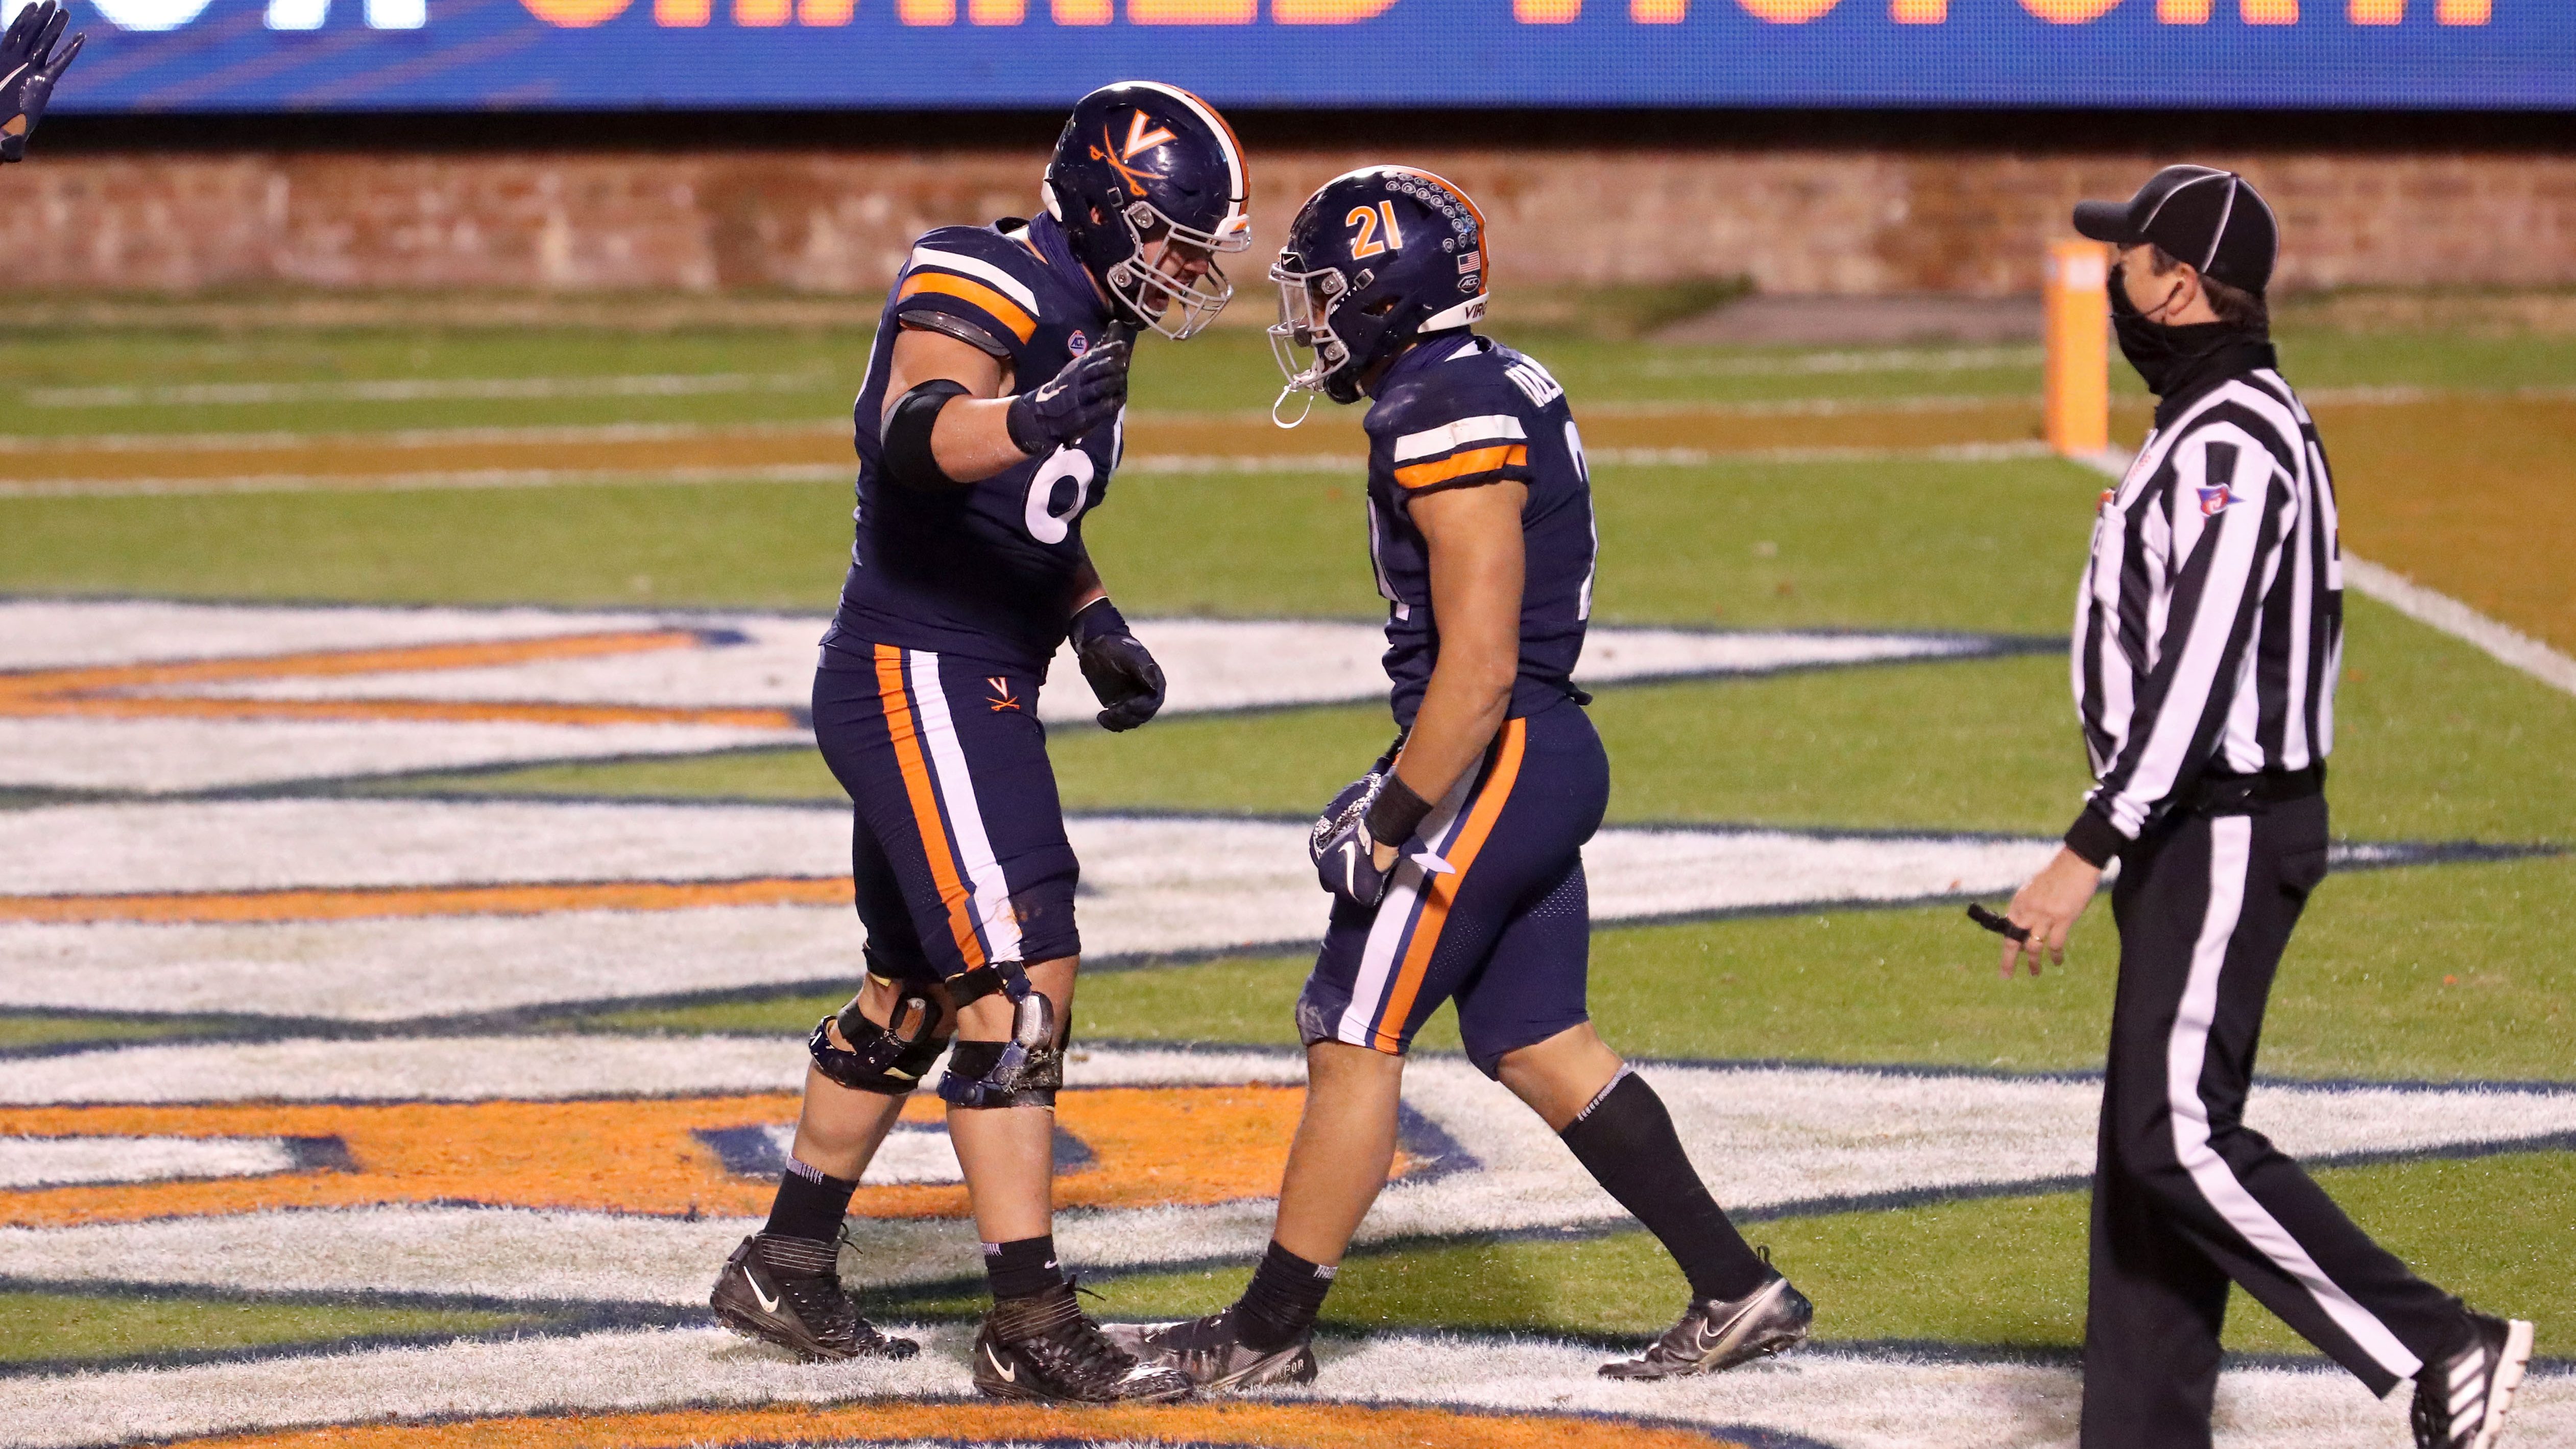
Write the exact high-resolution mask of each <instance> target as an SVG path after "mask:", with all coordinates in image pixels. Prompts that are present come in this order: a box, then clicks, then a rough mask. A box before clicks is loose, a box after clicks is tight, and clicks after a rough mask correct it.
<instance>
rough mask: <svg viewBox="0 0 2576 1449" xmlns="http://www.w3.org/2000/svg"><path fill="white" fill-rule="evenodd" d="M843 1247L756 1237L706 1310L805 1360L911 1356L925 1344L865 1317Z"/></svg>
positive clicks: (729, 1264) (729, 1265)
mask: <svg viewBox="0 0 2576 1449" xmlns="http://www.w3.org/2000/svg"><path fill="white" fill-rule="evenodd" d="M839 1255H840V1244H838V1243H818V1242H815V1241H813V1240H812V1239H810V1238H784V1237H780V1236H778V1235H776V1234H774V1233H754V1234H752V1235H751V1236H750V1237H748V1238H745V1239H743V1240H742V1246H741V1247H738V1248H736V1249H734V1250H733V1256H731V1257H729V1258H727V1259H725V1265H724V1272H723V1273H722V1274H721V1275H719V1276H718V1277H717V1278H716V1286H715V1291H713V1292H711V1293H709V1294H708V1295H707V1306H708V1307H710V1308H713V1309H714V1310H715V1311H716V1318H717V1320H718V1321H719V1322H721V1323H723V1324H724V1326H725V1327H727V1328H730V1329H732V1330H733V1331H734V1332H736V1333H739V1334H741V1335H743V1336H744V1337H745V1338H756V1339H759V1340H761V1341H762V1342H764V1343H774V1344H776V1345H778V1346H779V1347H780V1348H783V1349H786V1350H788V1351H789V1352H791V1353H794V1354H795V1355H797V1356H798V1357H800V1358H806V1359H843V1358H910V1357H912V1356H913V1355H914V1354H916V1353H919V1352H920V1351H921V1345H920V1344H917V1343H915V1342H913V1341H912V1340H911V1339H908V1338H889V1337H887V1336H886V1335H885V1334H882V1333H879V1332H877V1329H876V1325H874V1324H872V1323H870V1322H868V1321H867V1320H866V1319H864V1318H861V1317H860V1316H859V1310H858V1308H857V1306H856V1305H854V1304H852V1303H851V1302H850V1295H849V1294H848V1293H847V1292H845V1291H843V1290H842V1287H841V1274H840V1271H839V1270H838V1269H837V1268H836V1267H834V1266H833V1264H834V1260H835V1259H836V1258H838V1257H839Z"/></svg>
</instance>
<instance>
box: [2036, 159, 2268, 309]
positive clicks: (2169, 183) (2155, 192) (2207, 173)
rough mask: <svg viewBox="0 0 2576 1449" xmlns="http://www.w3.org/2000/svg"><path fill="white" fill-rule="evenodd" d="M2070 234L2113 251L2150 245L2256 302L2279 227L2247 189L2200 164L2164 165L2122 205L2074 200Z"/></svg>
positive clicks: (2246, 183) (2264, 283)
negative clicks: (2111, 245) (2117, 247)
mask: <svg viewBox="0 0 2576 1449" xmlns="http://www.w3.org/2000/svg"><path fill="white" fill-rule="evenodd" d="M2075 230H2076V231H2077V232H2079V233H2081V234H2082V235H2085V236H2088V237H2091V238H2092V239H2093V240H2095V241H2105V242H2112V243H2116V244H2118V245H2120V246H2137V245H2140V244H2142V243H2145V242H2153V243H2155V244H2156V245H2157V246H2160V247H2163V248H2164V249H2165V251H2166V252H2167V253H2168V254H2169V255H2171V256H2173V257H2175V258H2176V259H2178V260H2181V261H2186V262H2189V263H2191V264H2192V265H2193V266H2194V267H2197V268H2199V269H2200V274H2201V275H2202V276H2204V277H2209V278H2212V279H2214V280H2216V281H2221V282H2225V283H2226V284H2227V285H2229V286H2231V287H2238V288H2242V289H2243V290H2245V291H2248V292H2252V293H2254V294H2255V295H2257V296H2260V295H2262V292H2263V289H2264V288H2265V287H2267V286H2269V285H2271V281H2272V263H2273V262H2274V261H2275V260H2276V259H2277V258H2278V257H2279V256H2280V254H2281V228H2280V224H2279V222H2278V221H2276V220H2275V219H2274V218H2273V216H2272V207H2271V204H2270V203H2269V202H2266V201H2265V200H2264V199H2263V197H2262V194H2261V193H2260V192H2258V191H2256V190H2255V189H2254V183H2253V182H2250V181H2248V180H2246V179H2245V178H2244V177H2242V176H2239V175H2237V174H2236V173H2235V172H2233V171H2219V170H2215V169H2213V168H2211V167H2207V166H2168V167H2166V168H2165V169H2164V170H2162V171H2159V172H2157V173H2156V174H2155V175H2153V176H2151V177H2149V178H2147V184H2146V185H2144V186H2141V187H2139V188H2138V194H2137V195H2135V196H2132V197H2130V198H2129V199H2128V200H2126V201H2081V202H2077V203H2076V205H2075Z"/></svg>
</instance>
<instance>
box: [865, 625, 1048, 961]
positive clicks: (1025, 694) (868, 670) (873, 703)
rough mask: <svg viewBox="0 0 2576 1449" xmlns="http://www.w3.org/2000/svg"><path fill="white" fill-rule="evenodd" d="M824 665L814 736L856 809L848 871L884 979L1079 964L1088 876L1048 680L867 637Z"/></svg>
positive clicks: (872, 957)
mask: <svg viewBox="0 0 2576 1449" xmlns="http://www.w3.org/2000/svg"><path fill="white" fill-rule="evenodd" d="M824 658H825V663H824V667H822V668H820V669H817V670H816V671H815V672H814V736H815V739H816V741H817V742H818V743H819V744H820V745H821V746H822V749H823V759H824V761H825V763H827V764H829V765H830V766H831V767H832V773H833V775H834V776H836V777H838V778H839V780H840V782H841V788H842V789H844V790H847V791H849V792H850V799H851V801H852V802H853V804H854V805H855V806H856V807H857V809H856V816H857V818H856V821H855V824H854V827H853V829H852V832H851V840H850V869H851V874H852V875H853V876H854V877H855V879H856V883H857V885H856V895H857V900H858V908H859V919H860V920H861V921H862V922H864V923H865V924H866V926H867V929H868V955H869V958H870V969H871V970H873V971H875V972H877V973H878V974H880V975H890V976H895V977H898V978H902V979H908V980H912V981H919V982H925V983H927V982H937V981H941V980H944V979H946V978H948V977H950V976H954V975H956V974H957V973H958V972H960V971H965V970H971V969H972V968H974V967H977V966H981V965H983V964H985V963H986V962H988V961H1020V962H1026V963H1031V964H1034V963H1036V962H1040V961H1053V960H1056V959H1058V958H1061V957H1065V956H1072V955H1076V954H1078V953H1079V952H1080V951H1081V950H1082V941H1081V937H1080V936H1079V935H1077V934H1076V932H1075V930H1074V922H1073V888H1074V881H1075V877H1076V875H1077V874H1078V873H1079V872H1078V869H1077V867H1076V866H1075V863H1074V858H1073V846H1072V845H1071V844H1070V843H1069V842H1067V841H1066V839H1065V834H1064V808H1063V806H1062V805H1061V804H1060V803H1059V802H1058V800H1057V797H1056V790H1055V771H1054V768H1053V767H1052V766H1051V765H1049V764H1048V762H1047V752H1046V728H1045V726H1043V725H1041V724H1039V723H1038V718H1037V704H1038V684H1039V678H1038V676H1037V675H1034V674H1030V673H1026V672H1024V671H1015V670H1011V669H1007V668H1005V667H1003V666H1000V665H995V664H989V663H984V662H981V661H977V660H970V659H961V658H958V657H956V656H954V655H945V656H943V655H939V654H933V653H930V652H928V651H927V650H921V649H898V648H896V647H895V646H893V645H891V644H875V645H869V644H863V643H860V642H859V641H856V640H847V641H844V642H842V643H841V644H839V645H837V646H836V647H834V648H832V649H827V650H826V651H825V655H824ZM843 661H846V664H847V666H848V667H842V663H843Z"/></svg>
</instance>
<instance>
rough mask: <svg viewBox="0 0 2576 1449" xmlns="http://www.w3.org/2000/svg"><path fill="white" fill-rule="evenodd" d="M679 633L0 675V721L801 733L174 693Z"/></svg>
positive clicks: (599, 648) (558, 654)
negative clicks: (643, 727)
mask: <svg viewBox="0 0 2576 1449" xmlns="http://www.w3.org/2000/svg"><path fill="white" fill-rule="evenodd" d="M698 646H699V640H698V636H697V635H696V634H694V633H691V632H689V631H687V630H681V629H655V630H636V631H628V632H616V633H603V634H559V635H554V636H551V637H548V638H542V639H501V640H490V641H481V642H474V643H464V644H423V645H415V646H409V647H403V648H392V649H334V650H319V651H314V652H310V653H303V654H268V655H251V656H247V657H244V658H238V659H188V660H176V661H170V662H164V663H156V664H123V665H104V666H95V667H85V668H78V669H39V670H28V671H25V672H21V673H0V716H8V717H11V718H17V719H37V718H60V717H64V716H78V717H81V718H87V719H296V720H358V721H367V722H384V721H411V722H431V723H448V724H455V723H474V724H492V723H508V724H553V725H586V726H599V725H623V724H694V725H710V726H717V727H723V728H731V729H794V728H795V727H796V724H797V721H796V716H795V714H794V713H793V712H791V711H788V710H783V709H731V708H714V709H707V708H692V707H685V706H681V707H663V706H652V705H616V704H597V705H590V704H520V703H511V702H507V701H491V700H425V699H225V698H209V697H205V696H202V695H190V694H185V693H171V692H169V691H177V690H184V689H185V688H186V687H187V686H189V685H206V684H214V683H224V682H230V681H234V680H247V679H288V678H294V679H315V678H325V679H327V678H339V677H343V676H349V675H360V674H397V673H412V672H421V671H428V670H454V669H484V668H495V667H503V666H508V665H514V664H528V663H534V662H538V661H544V660H555V659H594V658H602V657H607V656H613V655H620V654H641V653H650V652H653V651H656V650H663V649H694V648H697V647H698Z"/></svg>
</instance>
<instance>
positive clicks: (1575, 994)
mask: <svg viewBox="0 0 2576 1449" xmlns="http://www.w3.org/2000/svg"><path fill="white" fill-rule="evenodd" d="M1609 801H1610V759H1609V756H1608V755H1607V754H1605V753H1604V752H1603V751H1602V748H1601V737H1600V736H1599V735H1597V734H1595V733H1593V730H1592V721H1591V719H1590V718H1589V717H1587V716H1586V715H1585V714H1584V712H1583V711H1582V709H1581V708H1580V707H1578V706H1576V705H1575V704H1574V703H1572V702H1571V701H1567V702H1564V703H1560V704H1556V705H1552V706H1550V707H1548V708H1545V709H1542V710H1540V711H1539V712H1538V713H1536V714H1533V715H1529V716H1526V717H1522V718H1515V719H1508V720H1505V721H1504V722H1503V727H1502V729H1501V731H1500V732H1498V733H1497V734H1496V735H1495V737H1494V743H1493V744H1492V745H1491V746H1490V747H1489V748H1488V749H1487V750H1486V751H1485V759H1484V763H1483V764H1482V765H1481V766H1480V767H1479V768H1478V769H1476V770H1475V771H1473V772H1472V773H1470V774H1469V775H1468V777H1467V778H1466V779H1464V780H1461V781H1459V782H1458V785H1457V787H1456V788H1455V789H1452V790H1451V791H1450V792H1449V795H1448V798H1446V799H1444V800H1442V801H1441V802H1440V803H1439V804H1438V805H1437V806H1436V807H1435V808H1434V809H1433V810H1432V812H1431V814H1430V816H1429V817H1428V818H1426V819H1425V820H1424V821H1423V822H1422V829H1421V832H1420V834H1421V837H1422V839H1423V840H1424V841H1426V842H1429V844H1430V845H1431V848H1432V849H1433V850H1434V851H1435V852H1436V853H1438V854H1439V855H1440V857H1441V858H1442V859H1444V860H1446V861H1448V862H1449V863H1450V864H1451V865H1453V866H1455V867H1457V873H1456V874H1454V875H1438V876H1430V877H1428V878H1426V877H1425V875H1424V873H1423V871H1422V869H1421V867H1419V866H1416V865H1413V864H1411V863H1405V864H1401V865H1398V866H1397V867H1396V871H1395V878H1394V880H1393V881H1392V882H1390V883H1389V885H1388V886H1387V891H1386V898H1385V899H1384V900H1382V901H1380V902H1379V903H1378V905H1377V908H1376V909H1375V910H1369V909H1367V908H1365V907H1361V906H1356V905H1353V904H1351V903H1350V902H1349V901H1345V900H1342V899H1339V898H1338V897H1337V898H1335V900H1334V902H1333V920H1332V926H1331V928H1330V930H1329V931H1327V933H1326V934H1325V937H1324V949H1323V952H1322V954H1321V955H1320V956H1318V957H1317V959H1316V962H1315V970H1314V973H1313V974H1312V975H1311V976H1309V977H1308V978H1307V981H1306V990H1305V993H1304V994H1303V995H1302V996H1300V997H1299V998H1298V999H1297V1025H1298V1030H1299V1032H1300V1034H1301V1035H1303V1036H1304V1038H1305V1039H1306V1041H1307V1043H1308V1044H1309V1045H1312V1044H1313V1043H1315V1042H1319V1041H1341V1042H1348V1043H1350V1044H1352V1045H1354V1046H1365V1047H1373V1048H1375V1049H1376V1050H1378V1051H1382V1052H1387V1053H1390V1054H1401V1053H1402V1052H1404V1051H1405V1050H1406V1049H1407V1048H1408V1047H1410V1046H1411V1045H1412V1042H1413V1035H1414V1033H1415V1032H1417V1031H1420V1030H1421V1029H1422V1023H1423V1022H1425V1021H1427V1020H1429V1019H1430V1016H1431V1013H1432V1012H1433V1011H1434V1010H1435V1009H1437V1008H1438V1007H1439V1005H1440V1003H1441V1002H1443V1001H1448V1000H1452V999H1454V1000H1456V1002H1457V1003H1458V1030H1459V1034H1460V1035H1461V1036H1462V1037H1463V1038H1464V1039H1465V1043H1466V1047H1467V1055H1468V1057H1469V1058H1470V1059H1472V1060H1473V1061H1474V1062H1475V1063H1476V1065H1477V1066H1478V1067H1479V1068H1481V1069H1482V1070H1483V1071H1484V1072H1485V1074H1486V1075H1487V1076H1491V1075H1493V1074H1494V1072H1495V1071H1496V1070H1497V1069H1498V1067H1499V1065H1500V1063H1501V1062H1502V1059H1503V1057H1504V1055H1505V1054H1506V1053H1509V1052H1513V1051H1517V1050H1519V1049H1520V1048H1522V1047H1525V1046H1530V1045H1533V1044H1535V1043H1538V1042H1542V1041H1545V1040H1547V1039H1548V1038H1549V1037H1552V1036H1554V1035H1556V1034H1557V1033H1558V1032H1561V1031H1563V1030H1565V1029H1566V1028H1567V1027H1570V1026H1578V1025H1581V1024H1582V1023H1583V1022H1584V1021H1586V1020H1588V1019H1589V1018H1590V1013H1589V1012H1588V1011H1587V1010H1586V1008H1585V1005H1584V984H1585V983H1584V977H1585V972H1586V970H1587V968H1588V967H1589V965H1590V959H1591V943H1592V926H1591V906H1590V901H1589V898H1588V897H1587V895H1586V893H1585V890H1584V883H1583V855H1582V850H1583V843H1584V842H1585V841H1587V840H1590V839H1591V838H1592V832H1593V831H1595V830H1597V829H1599V828H1600V825H1601V813H1602V811H1603V810H1604V809H1606V808H1607V807H1608V805H1609Z"/></svg>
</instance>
